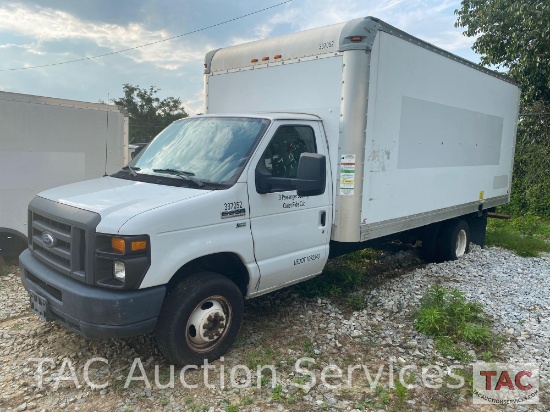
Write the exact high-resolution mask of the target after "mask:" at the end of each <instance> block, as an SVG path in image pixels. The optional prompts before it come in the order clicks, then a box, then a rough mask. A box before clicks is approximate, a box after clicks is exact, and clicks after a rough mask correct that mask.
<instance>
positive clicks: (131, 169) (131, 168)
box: [122, 166, 141, 177]
mask: <svg viewBox="0 0 550 412" xmlns="http://www.w3.org/2000/svg"><path fill="white" fill-rule="evenodd" d="M122 170H128V171H129V172H130V174H131V175H132V176H134V177H136V176H137V175H138V174H137V173H136V171H139V170H141V168H139V167H133V166H124V167H123V168H122Z"/></svg>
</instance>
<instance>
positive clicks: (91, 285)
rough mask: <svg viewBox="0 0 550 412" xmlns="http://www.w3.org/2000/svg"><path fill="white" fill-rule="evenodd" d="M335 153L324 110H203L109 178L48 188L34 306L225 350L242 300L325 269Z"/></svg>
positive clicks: (179, 345)
mask: <svg viewBox="0 0 550 412" xmlns="http://www.w3.org/2000/svg"><path fill="white" fill-rule="evenodd" d="M327 150H328V147H327V142H326V136H325V135H324V131H323V126H322V122H321V121H320V119H319V118H318V117H316V116H311V115H298V114H291V113H277V114H268V113H266V114H246V115H242V114H241V115H231V114H227V115H203V116H196V117H190V118H187V119H184V120H180V121H176V122H174V123H173V124H172V125H171V126H169V127H168V128H167V129H165V130H164V131H163V132H161V133H160V134H159V135H158V136H157V137H156V138H155V139H154V141H153V142H152V143H151V144H150V145H148V146H147V147H146V148H145V149H144V150H143V151H141V152H140V153H139V154H138V156H136V157H135V158H134V159H133V160H132V161H131V162H130V163H129V164H128V165H127V166H126V167H125V168H124V169H123V170H120V171H119V172H117V173H115V174H113V175H111V176H108V177H104V178H100V179H95V180H91V181H87V182H82V183H79V184H72V185H67V186H62V187H60V188H56V189H52V190H48V191H46V192H43V193H41V194H40V195H39V196H37V197H36V198H35V199H34V200H33V201H32V202H31V204H30V209H29V210H30V211H29V215H30V225H29V226H30V230H29V240H30V242H29V249H28V250H27V251H26V252H24V253H23V254H22V255H21V257H20V267H21V269H22V270H21V272H22V280H23V283H24V285H25V287H26V289H27V290H28V291H29V292H30V294H31V302H32V306H33V308H34V309H35V311H36V312H37V313H39V314H40V315H41V316H42V317H43V318H45V319H47V320H56V321H59V322H61V323H63V324H65V325H66V326H68V327H69V328H70V329H72V330H73V331H75V332H77V333H79V334H81V335H83V336H85V337H90V338H95V337H125V336H132V335H136V334H143V333H148V332H152V331H155V330H156V331H157V336H158V340H159V346H160V347H161V349H162V350H163V352H164V354H165V355H166V356H167V357H168V359H170V360H171V361H172V362H175V363H189V362H198V363H200V362H202V357H203V356H205V355H207V357H209V358H210V357H213V358H215V357H217V356H220V354H223V352H225V350H227V347H228V346H229V345H230V344H231V342H232V340H233V339H234V337H235V336H236V333H237V331H238V329H239V326H240V323H241V319H242V311H243V309H242V307H243V298H249V297H253V296H258V295H261V294H263V293H267V292H270V291H272V290H275V289H278V288H281V287H285V286H287V285H290V284H292V283H295V282H298V281H301V280H303V279H306V278H308V277H311V276H314V275H316V274H318V273H320V272H321V271H322V269H323V266H324V265H325V263H326V260H327V258H328V253H329V241H330V225H331V221H332V215H333V212H332V200H331V199H332V195H331V194H332V188H331V185H330V184H329V183H330V181H331V179H330V165H329V164H328V163H327V161H326V159H327ZM327 175H328V176H329V178H328V179H327ZM281 222H284V224H281ZM90 245H93V247H90ZM190 285H192V286H190ZM190 295H191V296H190ZM183 325H186V326H183Z"/></svg>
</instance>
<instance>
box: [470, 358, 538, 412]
mask: <svg viewBox="0 0 550 412" xmlns="http://www.w3.org/2000/svg"><path fill="white" fill-rule="evenodd" d="M473 370H474V384H473V400H474V404H475V405H481V404H497V405H518V404H535V403H538V402H539V369H538V367H537V366H536V365H532V364H510V363H483V364H475V365H474V368H473Z"/></svg>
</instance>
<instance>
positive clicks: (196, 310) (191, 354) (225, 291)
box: [155, 272, 244, 366]
mask: <svg viewBox="0 0 550 412" xmlns="http://www.w3.org/2000/svg"><path fill="white" fill-rule="evenodd" d="M243 312H244V302H243V296H242V293H241V291H240V290H239V288H238V287H237V285H235V283H233V282H232V281H231V280H229V279H228V278H226V277H224V276H222V275H220V274H218V273H213V272H201V273H196V274H193V275H191V276H189V277H187V278H185V279H184V280H182V281H181V282H180V283H179V284H178V285H176V286H175V287H174V288H173V289H172V290H170V291H169V292H168V294H167V296H166V298H165V302H164V305H163V308H162V312H161V315H160V316H159V320H158V323H157V328H156V331H155V333H156V340H157V346H158V348H159V349H160V351H161V352H162V354H163V355H164V356H165V357H166V358H167V359H168V360H169V361H170V362H171V363H172V364H175V365H182V366H183V365H202V364H203V362H204V360H205V359H206V360H207V361H208V362H211V361H213V360H215V359H218V358H219V357H220V356H222V355H223V354H224V353H225V352H227V350H228V349H229V347H230V346H231V345H232V344H233V342H234V341H235V338H236V337H237V334H238V332H239V329H240V326H241V323H242V318H243Z"/></svg>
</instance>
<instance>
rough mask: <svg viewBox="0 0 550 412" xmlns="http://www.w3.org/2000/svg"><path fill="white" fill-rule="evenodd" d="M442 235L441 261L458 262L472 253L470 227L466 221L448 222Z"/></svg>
mask: <svg viewBox="0 0 550 412" xmlns="http://www.w3.org/2000/svg"><path fill="white" fill-rule="evenodd" d="M440 233H441V234H440V238H439V258H440V260H442V261H446V260H456V259H458V258H460V257H462V256H464V255H465V254H466V253H468V252H469V251H470V227H469V226H468V223H466V221H465V220H462V219H459V220H450V221H448V222H446V223H445V224H444V225H443V227H442V228H441V231H440Z"/></svg>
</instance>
